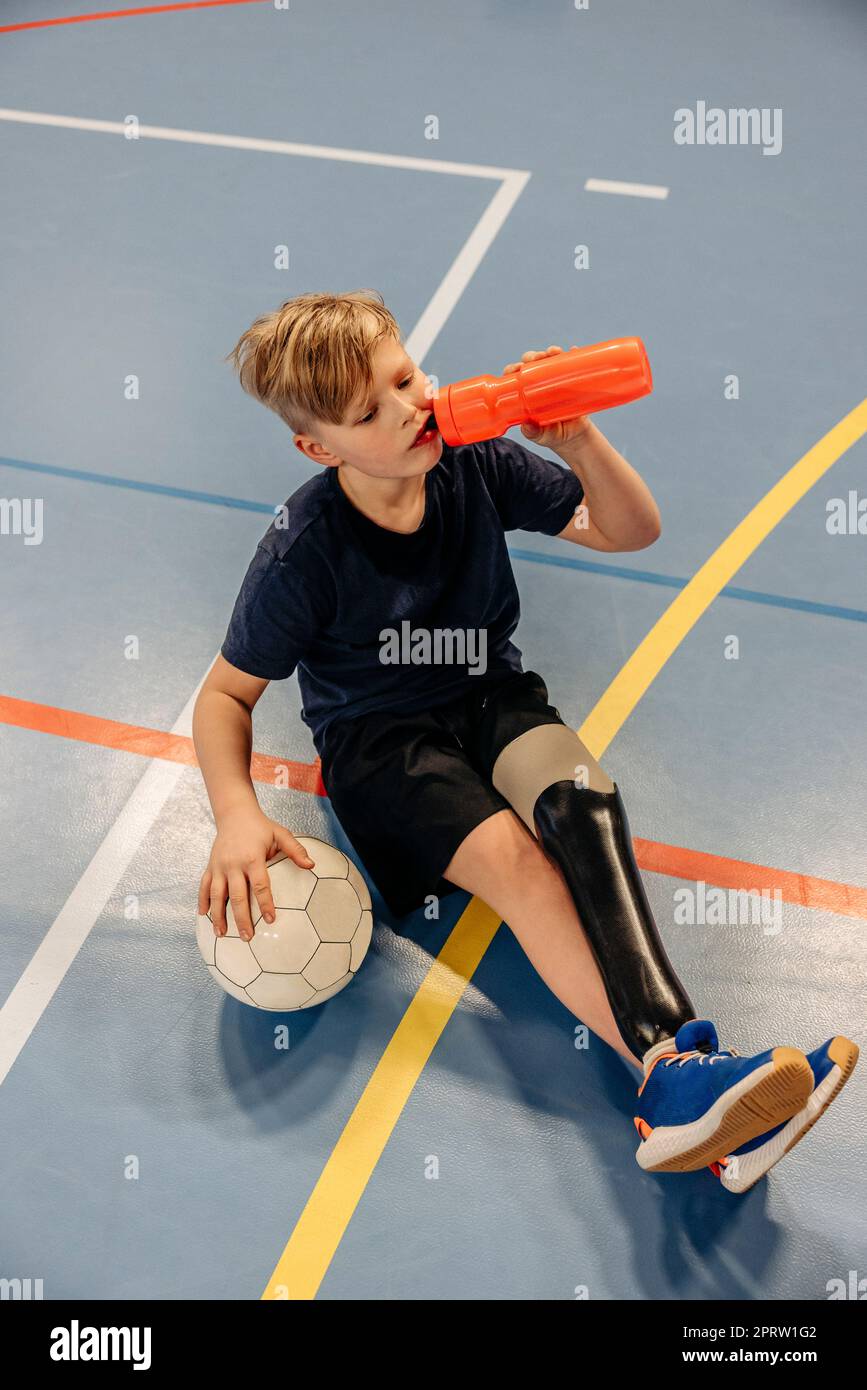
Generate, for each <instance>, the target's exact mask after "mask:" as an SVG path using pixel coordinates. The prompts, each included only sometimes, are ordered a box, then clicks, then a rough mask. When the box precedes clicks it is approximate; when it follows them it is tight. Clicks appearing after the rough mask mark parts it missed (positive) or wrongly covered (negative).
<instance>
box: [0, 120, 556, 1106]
mask: <svg viewBox="0 0 867 1390" xmlns="http://www.w3.org/2000/svg"><path fill="white" fill-rule="evenodd" d="M0 119H2V120H23V121H30V122H35V123H37V124H40V125H61V126H68V127H71V128H74V129H78V130H97V131H110V132H111V133H113V134H117V133H119V132H120V133H122V132H123V130H124V127H123V125H122V124H120V123H119V122H114V121H87V120H79V119H77V118H75V119H73V118H71V117H66V116H49V115H45V114H37V113H35V112H28V111H10V110H7V109H0ZM140 133H141V134H142V135H143V136H145V135H151V136H155V138H157V139H165V140H187V139H188V140H189V142H190V143H192V144H211V145H220V146H229V147H231V148H237V149H256V150H265V151H270V152H273V153H277V154H306V155H311V156H312V157H315V158H321V159H351V160H353V161H355V162H358V163H363V164H387V165H391V166H392V167H396V168H409V169H423V170H426V171H433V172H439V173H458V174H474V175H475V176H476V177H479V178H497V179H500V180H502V182H501V186H500V187H499V188H498V189H497V191H496V193H495V195H494V197H493V198H492V199H491V202H490V203H489V204H488V206H487V208H486V209H485V211H484V212H483V213H482V215H481V217H480V218H479V220H478V222H477V223H476V225H475V227H474V228H473V230H472V231H471V232H470V235H469V236H468V237H467V240H466V241H465V242H464V244H463V246H462V247H461V249H460V250H459V251H458V254H457V255H456V257H455V259H454V261H453V262H452V264H451V266H450V267H449V269H448V270H447V271H446V274H445V276H444V277H443V279H442V281H441V283H440V285H439V286H438V287H437V289H436V290H435V292H434V295H433V297H432V299H431V300H430V302H429V304H428V305H427V307H426V308H425V310H424V311H423V313H422V315H421V318H420V319H419V321H418V323H417V324H416V326H415V328H414V329H413V330H412V333H411V334H410V335H409V337H408V338H407V339H406V340H405V346H406V350H407V352H408V353H409V354H410V356H411V357H412V358H414V360H415V361H416V362H418V363H419V365H420V364H421V362H422V360H423V358H424V357H425V356H426V354H427V353H428V352H429V350H430V347H431V344H432V343H433V342H434V341H435V339H436V338H437V336H438V335H439V333H440V331H441V330H442V328H443V326H444V324H445V322H446V320H447V319H448V317H449V314H450V313H451V311H452V309H453V308H454V306H455V304H456V303H457V301H458V300H459V298H460V297H461V295H462V294H463V293H464V290H465V289H466V287H467V285H468V284H469V282H470V280H471V279H472V276H473V274H474V273H475V271H476V269H477V267H478V266H479V264H480V262H481V261H482V259H483V257H484V255H485V253H486V251H487V250H488V249H489V248H490V246H491V243H492V242H493V240H494V238H495V237H496V235H497V233H498V232H499V230H500V228H501V227H502V225H503V223H504V222H505V220H506V218H507V217H508V215H509V213H510V211H511V209H512V207H513V206H514V203H515V201H516V199H517V198H519V197H520V195H521V193H522V191H523V189H524V187H525V185H526V183H527V180H528V179H529V178H530V174H529V173H528V172H527V170H524V169H494V168H490V167H487V166H484V165H474V164H447V163H445V162H444V161H438V160H425V159H403V158H401V157H399V156H395V155H375V154H368V153H366V152H359V151H354V150H331V149H329V148H328V147H327V146H324V145H322V146H318V145H292V144H289V143H288V142H284V141H280V140H248V139H245V138H242V137H235V136H224V135H213V136H210V135H208V134H206V133H205V132H202V131H181V130H168V129H166V128H163V127H161V126H141V127H140ZM212 664H213V663H212ZM208 669H209V670H210V667H209V668H208ZM206 675H207V672H206V673H205V675H204V676H202V679H201V680H200V681H199V684H198V685H197V686H196V688H195V690H194V691H193V693H192V695H191V696H190V698H189V700H188V701H187V703H186V705H185V706H184V709H183V711H182V713H181V714H180V716H179V717H178V720H177V722H176V723H175V725H174V727H173V728H172V731H171V732H172V733H173V734H181V735H183V736H185V737H190V736H191V735H192V715H193V707H194V706H195V702H196V697H197V696H198V693H199V691H200V689H201V687H202V685H203V684H204V682H205V676H206ZM183 772H184V764H182V763H167V762H163V761H162V760H161V759H154V760H153V761H152V762H151V764H150V766H149V767H148V769H147V771H146V772H145V774H144V776H143V777H142V779H141V781H140V782H139V783H138V785H137V786H136V787H135V789H134V790H133V791H132V793H131V794H130V797H129V800H128V801H127V803H126V805H125V806H124V808H123V810H122V811H121V813H120V815H119V816H118V818H117V820H116V821H115V823H114V825H113V826H112V827H111V829H110V830H109V831H108V833H107V834H106V836H105V839H104V840H103V841H102V844H101V845H100V846H99V848H98V849H97V851H96V853H95V854H94V856H93V858H92V859H91V861H90V863H89V864H88V866H87V868H86V869H85V871H84V873H83V874H82V876H81V878H80V879H79V880H78V883H77V884H76V885H75V887H74V888H73V890H72V892H71V893H70V895H69V897H68V898H67V900H66V902H65V903H64V904H63V907H62V908H61V909H60V912H59V913H58V914H57V916H56V917H55V919H54V921H53V922H52V924H51V926H50V927H49V929H48V931H47V932H46V934H45V937H44V939H43V941H42V943H41V945H40V946H39V947H37V950H36V952H35V954H34V955H33V957H32V958H31V960H30V962H29V963H28V965H27V966H26V968H25V970H24V973H23V974H22V976H21V978H20V979H19V980H18V983H17V984H16V985H15V986H14V988H13V990H12V993H11V994H10V995H9V997H8V999H7V1000H6V1002H5V1003H4V1005H3V1007H2V1008H0V1085H2V1083H3V1081H5V1079H6V1077H7V1075H8V1074H9V1072H10V1070H11V1069H12V1067H13V1066H14V1065H15V1062H16V1061H17V1059H18V1056H19V1054H20V1052H21V1050H22V1048H23V1047H24V1046H25V1044H26V1043H27V1040H28V1038H29V1037H30V1035H31V1033H32V1032H33V1030H34V1028H35V1027H36V1025H37V1024H38V1022H39V1020H40V1018H41V1017H42V1015H43V1013H44V1012H45V1010H46V1009H47V1008H48V1005H49V1004H50V1003H51V1000H52V998H53V996H54V994H55V992H56V990H57V989H58V987H59V985H60V984H61V982H62V980H63V978H64V976H65V975H66V972H67V970H68V969H69V967H70V966H71V965H72V962H73V961H74V960H75V957H76V956H77V955H78V952H79V951H80V950H81V948H82V946H83V945H84V943H85V941H86V940H87V937H88V935H89V933H90V931H91V929H92V927H93V926H94V924H95V923H96V921H97V920H98V918H99V916H100V914H101V913H102V912H103V910H104V908H105V905H106V903H107V902H108V899H109V898H110V896H111V894H112V892H113V891H114V889H115V888H116V887H117V884H118V882H119V881H120V879H121V878H122V876H123V874H124V873H125V872H126V870H127V868H128V866H129V864H130V862H131V861H132V858H133V856H134V855H135V854H136V852H137V850H138V849H139V846H140V845H141V843H142V841H143V840H144V838H145V836H146V835H147V833H148V831H149V830H150V828H151V826H152V825H153V824H154V822H155V820H156V819H157V816H158V815H159V814H160V812H161V810H162V808H163V806H164V805H165V803H166V801H167V800H168V798H169V797H170V796H171V794H172V792H173V791H174V789H175V786H176V785H177V782H178V779H179V778H180V777H181V775H182V774H183ZM194 877H195V875H194V871H193V869H192V867H191V870H190V885H191V886H190V932H191V935H192V923H193V915H194V908H195V897H196V893H197V888H198V885H197V884H196V885H195V886H194V884H193V880H194Z"/></svg>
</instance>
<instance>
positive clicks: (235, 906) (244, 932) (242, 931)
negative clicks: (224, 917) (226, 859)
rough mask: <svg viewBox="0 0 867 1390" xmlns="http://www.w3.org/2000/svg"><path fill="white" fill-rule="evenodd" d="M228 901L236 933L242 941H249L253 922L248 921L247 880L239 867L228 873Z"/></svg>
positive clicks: (248, 898)
mask: <svg viewBox="0 0 867 1390" xmlns="http://www.w3.org/2000/svg"><path fill="white" fill-rule="evenodd" d="M229 901H230V903H231V904H232V912H233V913H234V916H235V925H236V926H237V928H238V934H239V936H240V937H241V938H242V939H243V940H244V941H249V940H250V937H251V936H252V935H253V924H252V922H251V921H250V896H249V890H248V888H247V880H246V878H245V877H244V875H243V874H242V873H241V871H240V869H236V870H235V872H234V873H232V874H230V875H229Z"/></svg>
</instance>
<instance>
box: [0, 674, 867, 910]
mask: <svg viewBox="0 0 867 1390" xmlns="http://www.w3.org/2000/svg"><path fill="white" fill-rule="evenodd" d="M0 724H10V725H14V726H15V727H16V728H19V729H30V730H31V731H32V732H35V733H41V734H54V735H56V736H57V737H59V738H71V739H77V740H78V741H79V742H81V743H91V744H94V745H95V746H97V747H100V748H116V749H118V750H119V751H120V752H122V753H138V754H139V755H140V756H141V757H144V758H163V759H165V760H166V761H168V762H173V763H185V764H186V765H187V766H188V767H198V765H199V763H198V759H197V757H196V750H195V746H194V744H193V740H192V739H191V738H186V737H185V736H183V735H181V734H167V733H164V732H163V731H162V730H161V729H146V728H142V727H141V726H140V725H138V724H121V723H120V722H118V721H117V720H115V719H102V718H100V717H99V716H98V715H94V714H82V713H80V712H79V711H78V710H69V709H58V708H57V707H56V706H55V705H38V704H35V703H34V702H33V701H31V700H17V699H15V698H14V697H13V696H11V695H0ZM320 767H321V763H320V759H319V758H316V759H314V761H313V762H312V763H302V762H295V761H293V760H291V759H288V758H275V757H272V756H271V755H270V754H266V753H255V752H254V753H253V756H252V758H251V760H250V776H251V777H252V779H253V781H254V782H262V783H265V784H267V785H268V786H271V787H275V786H279V787H285V788H286V789H289V788H291V789H292V790H293V791H302V792H310V793H312V794H313V795H314V796H327V795H328V793H327V791H326V789H325V785H324V783H323V781H322V774H321V771H320ZM632 843H633V847H634V850H635V859H636V863H637V864H638V866H639V868H641V869H644V870H645V871H646V872H648V873H653V874H665V875H666V876H667V877H669V878H683V879H688V880H691V881H694V882H705V883H709V884H713V885H714V886H715V887H717V888H735V889H741V890H745V891H749V890H750V889H756V890H758V891H761V890H762V889H763V888H764V889H767V890H768V891H769V892H773V891H775V890H778V891H779V893H780V896H781V899H782V901H783V902H789V903H798V904H800V905H801V906H802V907H811V908H819V909H823V910H824V911H826V912H834V913H837V914H839V915H840V916H842V917H860V918H864V919H865V920H867V888H859V887H857V886H856V885H855V884H851V883H837V882H835V881H834V880H833V879H827V878H813V877H812V875H810V874H800V873H793V872H792V871H791V870H789V869H774V868H772V867H771V866H770V865H767V864H751V863H749V861H747V860H743V859H728V858H726V857H724V856H723V855H718V854H707V853H705V852H704V851H702V850H693V849H685V848H684V847H683V846H682V845H667V844H663V843H661V842H659V841H656V840H642V839H639V838H638V837H637V836H636V837H634V838H633V841H632Z"/></svg>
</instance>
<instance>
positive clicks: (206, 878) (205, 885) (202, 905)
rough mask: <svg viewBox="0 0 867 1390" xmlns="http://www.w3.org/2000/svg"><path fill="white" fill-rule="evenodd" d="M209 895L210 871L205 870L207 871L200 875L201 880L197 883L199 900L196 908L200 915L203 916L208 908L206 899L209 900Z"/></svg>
mask: <svg viewBox="0 0 867 1390" xmlns="http://www.w3.org/2000/svg"><path fill="white" fill-rule="evenodd" d="M210 896H211V872H210V870H207V871H206V872H205V873H204V874H203V875H202V881H201V883H200V884H199V902H198V909H199V915H200V916H201V917H204V915H205V913H206V912H207V910H208V900H209V898H210Z"/></svg>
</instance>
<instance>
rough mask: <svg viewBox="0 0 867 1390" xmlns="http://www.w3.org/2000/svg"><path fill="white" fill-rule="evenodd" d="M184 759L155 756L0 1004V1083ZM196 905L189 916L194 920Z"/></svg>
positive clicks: (182, 722)
mask: <svg viewBox="0 0 867 1390" xmlns="http://www.w3.org/2000/svg"><path fill="white" fill-rule="evenodd" d="M204 682H205V677H204V676H202V679H201V680H200V681H199V684H198V685H197V686H196V688H195V690H194V691H193V693H192V695H191V696H190V698H189V700H188V701H187V703H186V705H185V706H184V708H183V710H182V712H181V714H180V715H179V716H178V719H177V721H176V722H175V724H174V727H173V728H172V733H173V734H181V735H182V736H183V737H185V738H189V737H191V735H192V719H193V707H194V705H195V703H196V697H197V695H198V693H199V691H200V690H201V688H202V686H203V685H204ZM184 769H185V764H184V763H170V762H164V761H163V760H162V759H161V758H154V759H153V761H152V762H151V764H150V766H149V768H148V770H147V772H146V773H145V774H144V776H143V777H142V779H141V781H140V782H139V783H138V785H137V786H136V787H135V789H134V790H133V791H132V793H131V794H130V797H129V800H128V801H127V803H126V805H125V806H124V808H123V810H122V811H121V813H120V815H119V816H118V818H117V820H116V821H115V822H114V825H113V826H112V827H111V829H110V830H109V832H108V834H107V835H106V837H105V839H104V840H103V842H102V844H101V845H100V846H99V849H98V850H97V851H96V853H95V854H94V856H93V858H92V859H91V861H90V863H89V864H88V866H87V868H86V869H85V871H84V873H83V874H82V875H81V878H80V879H79V880H78V882H77V883H76V885H75V887H74V888H73V890H72V892H71V893H70V895H69V897H68V898H67V899H66V902H65V903H64V904H63V907H62V908H61V909H60V911H59V913H58V914H57V916H56V917H55V919H54V921H53V922H52V924H51V926H50V927H49V928H48V931H47V932H46V933H45V936H44V937H43V939H42V941H41V943H40V944H39V946H38V947H37V948H36V951H35V953H34V954H33V956H32V957H31V959H30V961H29V963H28V964H27V966H26V967H25V969H24V973H23V974H22V976H21V978H20V979H19V981H18V983H17V984H16V985H15V987H14V989H13V990H12V993H11V994H10V995H9V998H8V999H7V1000H6V1002H5V1004H4V1005H3V1007H2V1009H0V1085H2V1083H3V1082H4V1081H5V1080H6V1077H7V1075H8V1074H9V1072H10V1070H11V1069H12V1067H13V1066H14V1064H15V1062H16V1061H17V1059H18V1054H19V1053H20V1052H21V1049H22V1048H23V1047H24V1044H25V1043H26V1042H27V1039H28V1038H29V1037H30V1034H31V1033H32V1032H33V1029H34V1028H35V1027H36V1025H37V1023H38V1022H39V1020H40V1018H41V1017H42V1015H43V1013H44V1012H45V1010H46V1009H47V1008H48V1005H49V1004H50V1003H51V1000H52V999H53V997H54V994H55V991H56V990H57V988H58V986H59V985H60V983H61V981H62V980H63V977H64V975H65V974H66V972H67V970H68V969H69V967H70V966H71V965H72V962H73V961H74V960H75V957H76V956H77V955H78V953H79V951H80V950H81V948H82V946H83V945H84V943H85V941H86V940H87V937H88V935H89V933H90V929H91V927H92V926H93V925H94V923H95V922H96V921H97V919H98V918H99V916H100V914H101V913H102V911H103V909H104V907H105V905H106V903H107V902H108V900H109V898H110V897H111V895H112V893H113V892H114V890H115V888H116V887H117V884H118V882H119V880H120V878H121V877H122V875H123V874H124V873H125V872H126V870H127V868H128V866H129V864H130V862H131V860H132V858H133V856H134V855H135V853H136V851H137V850H138V848H139V846H140V844H141V842H142V840H143V839H144V838H145V836H146V835H147V833H148V831H149V830H150V828H151V826H152V825H153V823H154V821H155V820H156V818H157V816H158V815H159V813H160V811H161V810H162V808H163V806H164V805H165V803H166V801H167V800H168V798H169V797H170V796H171V794H172V792H173V791H174V789H175V786H176V784H177V782H178V779H179V778H180V777H181V775H182V773H183V772H184ZM192 911H193V909H192V906H191V907H190V920H191V921H192Z"/></svg>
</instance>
